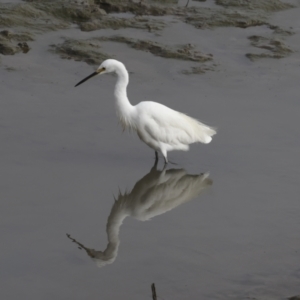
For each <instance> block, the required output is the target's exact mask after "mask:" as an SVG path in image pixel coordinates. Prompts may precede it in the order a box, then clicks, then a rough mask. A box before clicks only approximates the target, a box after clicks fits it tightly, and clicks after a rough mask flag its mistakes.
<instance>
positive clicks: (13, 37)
mask: <svg viewBox="0 0 300 300" xmlns="http://www.w3.org/2000/svg"><path fill="white" fill-rule="evenodd" d="M28 41H33V36H32V35H31V34H30V33H28V32H25V33H14V32H12V31H10V30H2V31H0V53H1V54H3V55H14V54H16V53H18V52H23V53H27V52H28V51H29V50H30V47H29V45H28V44H27V42H28Z"/></svg>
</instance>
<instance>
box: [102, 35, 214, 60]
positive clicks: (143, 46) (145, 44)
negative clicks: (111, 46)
mask: <svg viewBox="0 0 300 300" xmlns="http://www.w3.org/2000/svg"><path fill="white" fill-rule="evenodd" d="M100 40H102V41H113V42H119V43H125V44H127V45H129V46H130V47H132V48H134V49H137V50H141V51H146V52H151V53H152V54H153V55H156V56H160V57H164V58H173V59H180V60H190V61H195V62H205V61H209V60H212V55H211V54H203V53H201V52H200V51H198V50H196V49H195V46H193V45H191V44H186V45H181V46H174V47H170V46H166V45H163V44H160V43H157V42H153V41H149V40H136V39H132V38H126V37H122V36H113V37H105V38H100Z"/></svg>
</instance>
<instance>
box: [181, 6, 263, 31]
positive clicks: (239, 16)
mask: <svg viewBox="0 0 300 300" xmlns="http://www.w3.org/2000/svg"><path fill="white" fill-rule="evenodd" d="M184 20H185V22H187V23H189V24H191V25H193V26H195V27H196V28H200V29H204V28H210V27H229V26H231V27H240V28H248V27H253V26H262V25H266V24H268V23H267V19H266V17H265V16H264V15H263V14H247V13H245V12H238V11H227V10H224V11H223V10H222V11H219V12H217V11H214V10H211V9H206V10H197V11H195V12H193V13H192V14H190V13H188V15H187V16H186V17H184Z"/></svg>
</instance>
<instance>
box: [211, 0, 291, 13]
mask: <svg viewBox="0 0 300 300" xmlns="http://www.w3.org/2000/svg"><path fill="white" fill-rule="evenodd" d="M216 4H217V5H221V6H224V7H234V8H240V9H250V10H257V9H260V10H264V11H266V12H274V11H280V10H284V9H288V8H292V7H293V5H291V4H289V3H284V2H282V1H280V0H250V1H249V0H216Z"/></svg>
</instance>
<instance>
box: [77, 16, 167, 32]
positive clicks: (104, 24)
mask: <svg viewBox="0 0 300 300" xmlns="http://www.w3.org/2000/svg"><path fill="white" fill-rule="evenodd" d="M79 27H80V29H81V30H82V31H93V30H97V29H106V28H112V29H120V28H136V29H143V30H147V31H149V32H153V31H154V32H155V31H158V30H162V29H163V28H164V27H165V23H164V22H162V21H159V20H151V19H149V18H147V17H135V18H115V17H112V16H109V17H108V16H107V17H103V18H101V19H93V20H90V21H87V22H81V23H80V24H79Z"/></svg>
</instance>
